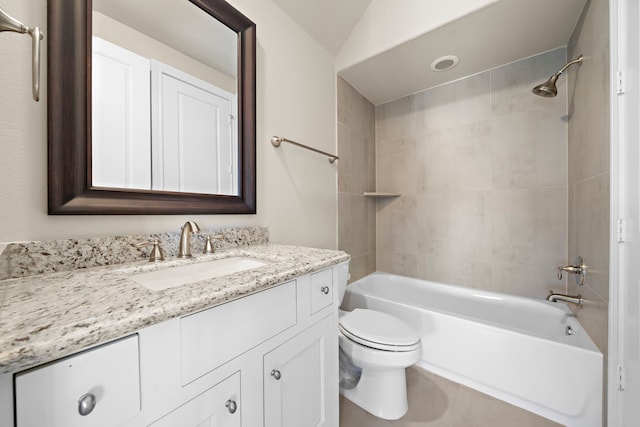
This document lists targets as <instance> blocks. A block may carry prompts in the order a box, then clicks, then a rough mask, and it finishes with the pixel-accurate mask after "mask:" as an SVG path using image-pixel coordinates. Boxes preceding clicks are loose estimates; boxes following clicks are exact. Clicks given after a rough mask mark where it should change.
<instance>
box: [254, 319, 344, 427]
mask: <svg viewBox="0 0 640 427" xmlns="http://www.w3.org/2000/svg"><path fill="white" fill-rule="evenodd" d="M332 321H333V317H332V316H329V317H327V318H325V319H323V320H321V321H320V322H318V323H316V324H315V325H313V326H311V327H310V328H309V329H307V330H305V331H303V332H302V333H300V334H299V335H296V336H295V337H293V338H292V339H290V340H289V341H287V342H285V343H284V344H282V345H281V346H279V347H277V348H276V349H274V350H272V351H271V352H269V353H267V354H266V355H265V356H264V414H265V422H264V425H265V427H314V426H334V424H335V421H334V420H335V419H337V418H336V417H335V414H336V413H337V412H336V411H337V401H338V395H337V393H338V391H337V382H338V378H337V373H336V369H335V366H337V356H338V349H337V333H334V332H335V331H334V328H333V327H332V325H333V323H332ZM335 427H337V426H335Z"/></svg>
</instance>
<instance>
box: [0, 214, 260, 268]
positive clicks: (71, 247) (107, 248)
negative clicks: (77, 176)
mask: <svg viewBox="0 0 640 427" xmlns="http://www.w3.org/2000/svg"><path fill="white" fill-rule="evenodd" d="M207 234H210V235H222V236H223V238H222V239H215V240H213V241H212V244H213V246H214V248H215V249H227V248H233V247H238V246H249V245H262V244H266V243H268V241H269V236H268V232H267V228H266V227H238V228H224V229H218V230H204V231H203V232H201V233H198V234H194V236H193V239H192V248H193V253H194V254H196V253H199V252H202V250H203V248H204V242H205V236H206V235H207ZM153 240H158V241H159V242H160V246H161V247H162V250H163V251H164V254H165V256H176V255H177V254H178V242H179V240H180V233H179V232H172V233H155V234H144V235H129V236H111V237H92V238H88V239H66V240H50V241H42V242H22V243H9V244H8V245H7V246H6V247H5V248H4V250H3V251H2V253H1V254H0V280H3V279H10V278H15V277H26V276H33V275H36V274H47V273H55V272H59V271H71V270H77V269H81V268H90V267H98V266H103V265H113V264H123V263H127V262H133V261H141V260H144V259H146V257H147V256H148V254H149V251H150V247H144V248H137V247H136V245H137V244H139V243H143V242H151V241H153Z"/></svg>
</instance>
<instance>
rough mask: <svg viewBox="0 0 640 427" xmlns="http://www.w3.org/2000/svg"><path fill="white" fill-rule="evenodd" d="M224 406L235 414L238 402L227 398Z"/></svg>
mask: <svg viewBox="0 0 640 427" xmlns="http://www.w3.org/2000/svg"><path fill="white" fill-rule="evenodd" d="M224 406H226V407H227V409H228V410H229V413H230V414H235V413H236V410H237V409H238V404H237V403H236V401H235V400H231V399H229V400H227V402H226V403H225V404H224Z"/></svg>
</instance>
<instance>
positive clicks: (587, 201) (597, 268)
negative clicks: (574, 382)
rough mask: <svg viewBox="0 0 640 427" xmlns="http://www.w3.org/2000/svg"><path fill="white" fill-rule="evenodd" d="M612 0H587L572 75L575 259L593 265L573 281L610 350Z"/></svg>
mask: <svg viewBox="0 0 640 427" xmlns="http://www.w3.org/2000/svg"><path fill="white" fill-rule="evenodd" d="M608 24H609V2H608V1H606V0H591V1H589V2H587V7H586V8H585V10H584V12H583V15H582V17H581V19H580V21H579V22H578V25H577V27H576V29H575V31H574V33H573V35H572V37H571V42H570V44H569V47H568V55H569V57H570V58H574V57H577V56H578V55H580V54H582V55H583V56H584V61H583V63H582V65H581V66H580V67H579V68H578V67H575V66H574V67H572V69H571V70H570V72H569V74H568V80H569V260H570V261H573V260H574V259H575V257H576V256H578V255H580V256H582V257H583V258H584V260H585V262H586V264H587V265H589V274H588V276H587V279H586V282H585V286H583V287H576V286H575V285H574V284H573V281H569V285H570V286H569V291H570V292H572V293H581V294H582V296H583V297H584V298H586V299H587V301H588V302H587V304H586V305H585V306H584V307H583V308H582V309H581V310H578V311H577V315H578V319H579V320H580V323H581V324H582V325H583V326H584V327H585V328H586V329H587V332H588V333H589V335H590V336H591V338H593V340H594V341H595V343H596V345H597V346H598V347H599V348H600V350H601V351H602V352H603V353H605V354H607V336H608V334H607V325H608V311H609V304H608V302H609V182H610V174H609V172H610V169H609V147H610V139H609V25H608Z"/></svg>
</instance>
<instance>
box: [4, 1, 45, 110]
mask: <svg viewBox="0 0 640 427" xmlns="http://www.w3.org/2000/svg"><path fill="white" fill-rule="evenodd" d="M2 31H14V32H16V33H21V34H25V33H27V34H29V35H30V36H31V39H32V43H31V50H32V54H31V62H32V70H31V80H32V84H33V100H34V101H36V102H37V101H38V100H39V99H40V41H41V40H42V39H43V38H44V34H43V33H42V31H40V28H38V27H27V26H26V25H24V24H22V23H21V22H20V21H18V20H17V19H15V18H12V17H11V16H9V14H7V12H5V11H4V10H2V8H0V32H2Z"/></svg>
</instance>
